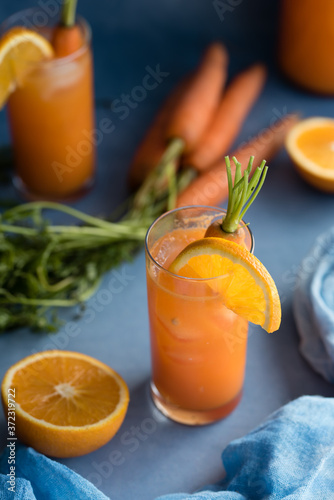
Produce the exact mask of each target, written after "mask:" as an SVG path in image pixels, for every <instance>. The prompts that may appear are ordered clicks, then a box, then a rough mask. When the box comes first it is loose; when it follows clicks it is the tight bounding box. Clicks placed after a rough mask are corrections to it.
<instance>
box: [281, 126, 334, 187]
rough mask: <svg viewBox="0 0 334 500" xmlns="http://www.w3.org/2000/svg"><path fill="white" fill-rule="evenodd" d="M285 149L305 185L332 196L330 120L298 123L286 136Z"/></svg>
mask: <svg viewBox="0 0 334 500" xmlns="http://www.w3.org/2000/svg"><path fill="white" fill-rule="evenodd" d="M286 149H287V151H288V153H289V155H290V157H291V159H292V161H293V162H294V164H295V166H296V168H297V170H298V172H299V173H300V175H301V176H302V177H303V178H304V179H305V180H306V181H307V182H308V183H309V184H311V185H312V186H314V187H316V188H318V189H321V190H323V191H327V192H330V193H333V192H334V120H332V119H330V118H321V117H320V118H319V117H316V118H308V119H306V120H302V121H300V122H299V123H297V124H296V125H295V126H294V127H292V129H291V130H290V132H289V133H288V135H287V138H286Z"/></svg>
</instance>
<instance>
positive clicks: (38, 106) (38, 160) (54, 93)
mask: <svg viewBox="0 0 334 500" xmlns="http://www.w3.org/2000/svg"><path fill="white" fill-rule="evenodd" d="M57 22H58V18H55V15H53V16H51V15H47V14H46V12H45V11H44V10H43V9H28V10H25V11H21V12H18V13H16V14H14V15H13V16H11V17H10V18H9V19H8V20H7V21H5V22H4V23H3V24H2V26H1V33H2V34H3V33H4V32H6V31H7V30H9V29H10V28H13V27H14V26H24V27H26V28H28V29H30V30H35V31H37V32H38V33H39V34H41V35H43V36H44V37H46V38H47V39H49V40H50V39H51V38H52V31H53V29H54V26H55V25H56V23H57ZM78 23H79V26H80V29H81V32H82V38H83V44H82V46H81V47H80V48H79V49H78V50H77V51H75V52H74V53H72V54H70V55H68V56H66V57H60V58H54V59H51V60H46V61H42V62H40V63H34V64H31V67H29V69H28V71H27V73H26V75H25V76H24V78H23V81H22V82H18V86H17V88H16V89H15V91H14V92H13V93H12V94H11V96H10V98H9V101H8V118H9V124H10V132H11V137H12V144H13V148H14V159H15V177H14V183H15V185H16V186H17V187H18V189H19V190H20V191H21V192H22V193H23V194H24V195H25V196H26V197H27V198H30V199H45V198H47V199H56V200H66V199H72V198H75V197H77V196H79V195H81V194H83V193H84V192H85V191H86V190H87V189H89V187H90V186H91V185H92V183H93V179H94V171H95V144H94V100H93V63H92V51H91V45H90V43H91V30H90V27H89V25H88V23H87V22H86V21H85V20H84V19H80V18H79V20H78Z"/></svg>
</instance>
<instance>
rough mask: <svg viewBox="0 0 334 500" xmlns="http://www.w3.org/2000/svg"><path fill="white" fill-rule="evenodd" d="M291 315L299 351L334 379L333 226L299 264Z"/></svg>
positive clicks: (325, 376) (316, 369) (322, 235)
mask: <svg viewBox="0 0 334 500" xmlns="http://www.w3.org/2000/svg"><path fill="white" fill-rule="evenodd" d="M294 317H295V321H296V325H297V329H298V333H299V336H300V338H301V342H300V351H301V353H302V355H303V356H304V357H305V358H306V360H307V361H308V362H309V363H310V364H311V366H312V367H313V368H314V370H315V371H317V372H318V373H320V374H321V375H322V376H323V377H324V378H325V379H326V380H328V381H329V382H332V383H334V227H332V228H331V229H330V230H329V231H328V232H326V233H324V234H321V235H320V236H319V237H318V238H317V239H316V241H315V243H314V245H313V247H312V248H311V250H310V252H309V253H308V255H307V256H306V257H305V258H304V259H303V261H302V262H301V265H300V266H299V269H298V273H297V279H296V289H295V293H294Z"/></svg>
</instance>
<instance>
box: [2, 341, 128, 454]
mask: <svg viewBox="0 0 334 500" xmlns="http://www.w3.org/2000/svg"><path fill="white" fill-rule="evenodd" d="M1 396H2V403H3V407H4V410H5V414H6V415H7V411H13V410H12V408H13V406H12V405H8V402H9V401H10V399H11V400H12V401H14V403H12V404H14V405H15V435H16V436H17V437H18V438H19V439H20V440H21V441H22V442H23V443H25V444H27V445H28V446H32V447H33V448H35V449H36V450H37V451H39V452H41V453H44V454H46V455H49V456H53V457H61V458H65V457H75V456H79V455H84V454H86V453H89V452H91V451H94V450H96V449H97V448H99V447H100V446H102V445H104V444H106V443H107V442H108V441H109V440H110V439H111V438H112V437H113V436H114V435H115V434H116V432H117V431H118V429H119V427H120V426H121V424H122V422H123V419H124V417H125V414H126V411H127V407H128V402H129V391H128V388H127V385H126V383H125V382H124V380H123V379H122V378H121V377H120V375H118V374H117V373H116V372H115V371H114V370H112V369H111V368H110V367H109V366H107V365H105V364H104V363H102V362H101V361H98V360H97V359H95V358H92V357H90V356H87V355H85V354H81V353H77V352H71V351H58V350H54V351H44V352H40V353H37V354H33V355H31V356H28V357H26V358H24V359H22V360H21V361H19V362H18V363H16V364H15V365H13V366H12V367H11V368H9V370H8V371H7V373H6V374H5V377H4V379H3V381H2V386H1ZM13 396H15V397H13ZM9 422H10V419H9Z"/></svg>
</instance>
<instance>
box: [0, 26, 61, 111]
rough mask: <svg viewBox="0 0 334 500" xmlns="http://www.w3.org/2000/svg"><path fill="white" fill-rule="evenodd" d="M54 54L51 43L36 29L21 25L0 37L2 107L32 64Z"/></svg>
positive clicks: (0, 99)
mask: <svg viewBox="0 0 334 500" xmlns="http://www.w3.org/2000/svg"><path fill="white" fill-rule="evenodd" d="M53 56H54V51H53V48H52V46H51V44H50V43H49V42H48V40H47V39H46V38H44V37H43V36H41V35H39V34H38V33H36V31H33V30H28V29H26V28H23V27H20V26H17V27H14V28H12V29H10V30H9V31H7V32H6V33H5V34H4V35H3V36H2V38H1V39H0V109H1V108H2V107H3V106H4V104H5V103H6V101H7V99H8V97H9V95H10V94H11V93H12V92H13V91H14V90H15V88H16V87H17V85H18V84H21V83H22V81H23V80H24V75H25V74H26V73H27V71H28V70H29V68H31V65H32V64H34V63H38V62H40V61H43V60H45V59H51V58H52V57H53Z"/></svg>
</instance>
